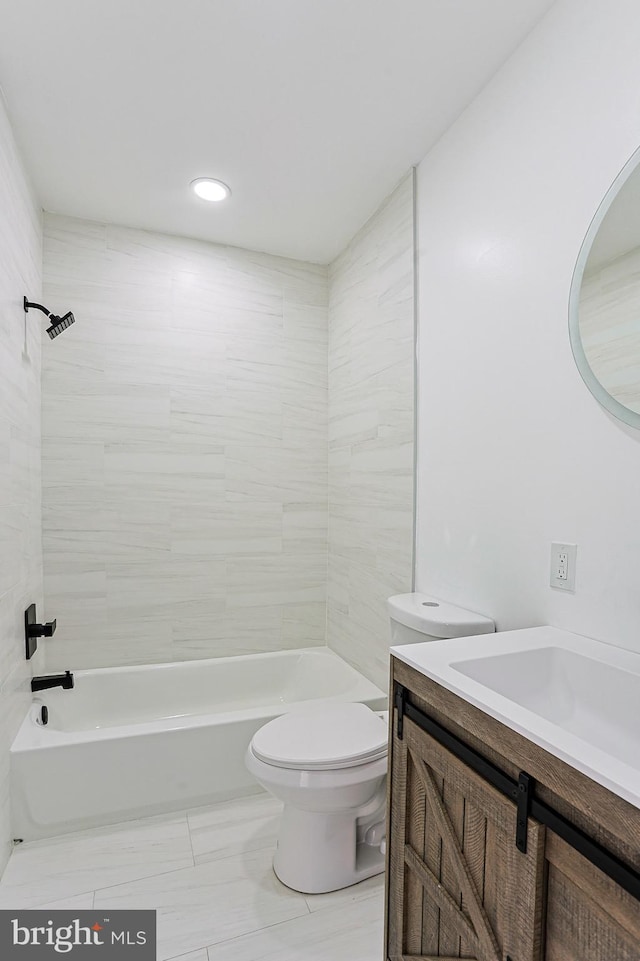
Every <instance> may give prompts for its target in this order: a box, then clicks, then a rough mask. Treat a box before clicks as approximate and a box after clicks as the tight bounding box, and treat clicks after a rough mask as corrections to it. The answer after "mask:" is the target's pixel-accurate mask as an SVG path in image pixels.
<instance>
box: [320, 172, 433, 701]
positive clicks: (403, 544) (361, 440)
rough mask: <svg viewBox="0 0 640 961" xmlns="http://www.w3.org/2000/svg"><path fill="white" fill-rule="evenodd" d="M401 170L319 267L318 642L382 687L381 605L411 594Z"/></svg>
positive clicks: (409, 288) (385, 624) (409, 299)
mask: <svg viewBox="0 0 640 961" xmlns="http://www.w3.org/2000/svg"><path fill="white" fill-rule="evenodd" d="M413 256H414V243H413V174H409V175H408V176H407V177H406V178H405V179H404V180H403V181H402V183H400V184H399V186H398V187H397V188H396V190H395V191H394V192H393V193H392V194H391V196H390V197H388V198H387V200H386V201H385V202H384V203H383V204H382V206H381V207H380V208H379V210H377V211H376V213H375V214H374V215H373V217H371V219H370V220H369V221H368V223H367V224H365V226H364V227H363V228H362V229H361V230H360V231H359V232H358V233H357V234H356V236H355V237H354V238H353V240H352V241H351V243H350V244H349V245H348V246H347V247H346V249H345V250H344V251H343V252H342V254H341V255H340V256H339V257H338V258H337V259H336V260H335V261H334V262H333V263H332V264H331V267H330V268H329V286H330V298H329V579H328V596H327V639H328V643H329V646H330V647H332V648H333V649H334V650H336V651H337V652H338V653H339V654H340V655H342V656H343V657H344V658H346V659H347V660H348V661H350V662H351V663H352V664H354V665H355V667H357V668H358V669H359V670H360V671H362V672H363V673H364V674H365V675H367V676H368V677H370V678H371V679H372V680H373V681H375V682H376V683H377V684H379V685H380V686H381V687H383V688H384V689H385V690H386V688H387V684H388V662H389V618H388V615H387V609H386V599H387V597H389V596H390V595H391V594H397V593H401V592H404V591H409V590H411V574H412V546H413V454H414V442H413V441H414V437H413V432H414V297H413V279H414V276H413V275H414V270H413V267H414V262H413Z"/></svg>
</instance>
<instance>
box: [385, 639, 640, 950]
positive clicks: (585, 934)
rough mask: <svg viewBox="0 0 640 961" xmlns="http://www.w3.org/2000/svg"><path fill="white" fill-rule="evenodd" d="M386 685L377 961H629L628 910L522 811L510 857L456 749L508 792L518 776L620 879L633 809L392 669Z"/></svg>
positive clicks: (510, 829) (511, 818) (473, 774)
mask: <svg viewBox="0 0 640 961" xmlns="http://www.w3.org/2000/svg"><path fill="white" fill-rule="evenodd" d="M392 673H393V681H392V695H396V691H397V685H398V684H400V685H402V690H403V692H404V694H403V697H404V701H403V702H402V704H400V703H396V704H395V706H394V711H393V718H392V728H391V735H390V772H389V773H390V776H389V785H388V790H389V797H388V801H389V809H388V810H389V822H388V845H387V892H386V894H387V906H386V908H387V910H386V957H387V958H388V959H389V961H418V959H420V961H430V959H436V958H438V959H450V961H452V959H454V958H456V959H459V958H474V959H477V961H640V901H638V900H636V898H635V897H633V896H632V895H631V894H629V893H627V891H626V890H624V889H623V888H622V887H621V886H620V885H619V884H617V883H616V882H615V881H613V880H611V879H610V878H609V877H608V875H607V874H605V873H603V871H602V870H600V869H599V868H598V867H595V866H594V865H593V864H592V863H591V861H589V860H587V859H586V858H585V857H583V855H582V854H580V853H579V852H578V851H577V850H575V848H574V847H573V846H572V845H571V844H569V843H567V842H566V841H565V840H563V838H562V837H561V836H559V835H558V834H556V833H555V832H554V831H553V830H552V829H551V828H550V827H549V826H548V825H545V824H542V823H540V822H539V821H537V820H536V819H535V817H532V816H531V814H530V813H529V816H528V818H526V820H525V823H526V853H523V851H522V850H519V849H518V847H517V846H516V838H517V837H519V838H520V846H521V847H523V844H522V829H521V831H520V833H518V823H517V822H518V806H517V804H516V802H514V800H512V799H511V797H508V796H505V795H504V793H502V792H501V791H500V790H498V789H496V787H494V786H493V785H492V783H490V781H488V780H486V778H485V776H483V774H484V773H485V772H483V773H482V774H481V773H478V772H477V771H476V770H474V769H473V768H472V767H470V765H469V763H466V761H470V758H469V757H466V758H465V755H464V749H465V747H466V748H470V749H471V751H472V752H473V754H474V756H475V757H477V756H478V755H479V756H480V758H481V763H482V761H486V762H488V764H489V766H491V767H492V769H493V770H498V771H499V772H503V773H504V775H505V776H506V777H507V778H510V779H511V781H512V782H516V783H517V782H518V779H519V776H520V773H521V772H522V771H526V772H527V774H528V775H530V777H531V778H532V779H533V783H534V785H535V787H534V792H535V797H536V798H539V799H540V800H541V801H542V802H544V803H545V804H546V805H548V806H550V807H551V808H552V809H553V810H555V811H557V812H558V813H559V815H560V816H561V818H562V819H563V820H565V821H568V822H570V824H571V825H573V826H574V827H577V828H578V829H579V830H580V831H582V832H584V834H585V835H587V836H588V837H590V838H593V839H594V840H596V841H597V842H598V844H599V845H600V846H602V847H604V848H605V849H606V850H607V851H609V852H610V853H611V854H613V855H614V857H615V858H616V859H619V861H620V862H621V863H623V864H624V865H626V866H627V867H629V868H631V869H632V871H638V869H640V811H639V810H638V809H637V808H635V807H633V806H632V805H630V804H628V803H627V802H626V801H624V800H622V799H621V798H619V797H617V796H616V795H613V794H611V792H609V791H607V790H606V789H605V788H603V787H601V786H600V785H598V784H596V783H595V782H593V781H591V780H590V779H589V778H587V777H586V776H584V775H582V774H581V773H580V772H578V771H576V770H575V769H573V768H572V767H570V766H568V765H566V764H564V763H563V762H562V761H559V760H558V759H557V758H555V757H553V756H552V755H550V754H548V753H547V752H545V751H543V750H542V749H541V748H539V747H538V746H537V745H535V744H533V743H532V742H530V741H528V740H527V739H526V738H524V737H521V736H520V735H518V734H516V733H515V732H514V731H512V730H511V729H510V728H508V727H506V726H504V725H502V724H500V723H499V722H497V721H495V720H494V719H493V718H491V717H489V716H488V715H486V714H484V713H483V712H482V711H480V710H478V709H477V708H475V707H473V706H472V705H470V704H468V703H467V702H466V701H464V700H462V699H461V698H458V697H456V696H455V695H453V694H451V693H450V692H449V691H448V690H446V689H445V688H443V687H441V686H440V685H438V684H436V683H434V682H433V681H431V680H429V679H428V678H426V677H425V676H424V675H422V674H420V673H419V672H418V671H416V670H414V669H412V668H411V667H409V666H408V665H406V664H404V663H403V662H401V661H399V660H397V659H395V658H394V659H393V672H392ZM395 700H396V701H398V698H397V697H395ZM411 707H414V708H416V709H417V711H418V712H419V713H420V715H421V716H422V717H423V716H426V717H427V718H428V719H430V720H431V721H434V722H435V725H436V728H438V730H435V732H431V733H430V731H429V730H425V729H424V726H423V724H424V721H423V720H422V719H421V718H418V721H420V723H416V721H415V720H413V719H412V717H411V716H410V715H411ZM399 714H402V720H401V734H399V730H398V720H399V717H398V716H399ZM442 730H444V731H445V736H444V738H443V736H442V735H441V733H440V732H441V731H442ZM447 734H451V735H453V738H454V742H455V743H454V744H453V745H452V744H450V743H449V742H447V737H446V735H447ZM443 740H444V742H445V743H443ZM460 744H462V755H463V756H462V757H460V756H459V754H460V751H459V745H460ZM450 747H452V749H451V750H450V749H449V748H450ZM473 763H476V762H473ZM521 783H522V782H521ZM522 810H523V808H522V807H520V813H521V814H522Z"/></svg>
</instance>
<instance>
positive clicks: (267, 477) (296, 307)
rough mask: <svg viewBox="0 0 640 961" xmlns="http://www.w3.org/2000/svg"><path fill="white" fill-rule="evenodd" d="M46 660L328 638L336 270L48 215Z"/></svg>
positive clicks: (86, 663)
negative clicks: (65, 319) (54, 620)
mask: <svg viewBox="0 0 640 961" xmlns="http://www.w3.org/2000/svg"><path fill="white" fill-rule="evenodd" d="M44 273H45V297H46V298H48V300H50V301H51V303H53V304H55V305H56V307H57V308H59V309H60V310H67V309H72V310H73V311H74V312H75V316H76V323H75V325H74V326H73V327H71V328H70V329H69V330H68V331H66V332H65V333H64V334H62V335H61V336H60V337H59V338H58V339H57V340H55V341H54V342H53V343H52V344H51V347H50V349H49V350H48V351H47V352H46V357H45V363H44V368H43V469H44V484H43V520H44V534H43V537H44V558H45V590H46V597H47V608H48V610H50V611H51V612H52V613H53V614H54V615H56V616H57V617H58V619H59V620H58V624H59V627H58V632H57V634H56V640H55V643H53V642H52V643H51V644H50V645H49V646H48V652H49V657H48V661H47V664H48V667H49V668H50V669H64V668H75V669H80V668H82V667H91V666H104V665H114V664H126V663H148V662H152V661H166V660H183V659H189V658H200V657H214V656H223V655H227V654H244V653H252V652H259V651H263V650H277V649H280V648H295V647H304V646H308V645H314V644H324V642H325V617H326V552H327V540H326V527H327V514H326V510H327V368H326V357H327V306H326V305H327V270H326V267H319V266H316V265H313V264H305V263H301V262H298V261H292V260H285V259H282V258H278V257H270V256H267V255H265V254H256V253H252V252H251V251H243V250H238V249H235V248H230V247H221V246H216V245H214V244H207V243H202V242H198V241H191V240H186V239H182V238H177V237H168V236H164V235H162V234H152V233H147V232H144V231H139V230H132V229H128V228H125V227H116V226H106V225H103V224H95V223H87V222H85V221H80V220H74V219H70V218H64V217H58V216H51V215H47V217H46V220H45V253H44Z"/></svg>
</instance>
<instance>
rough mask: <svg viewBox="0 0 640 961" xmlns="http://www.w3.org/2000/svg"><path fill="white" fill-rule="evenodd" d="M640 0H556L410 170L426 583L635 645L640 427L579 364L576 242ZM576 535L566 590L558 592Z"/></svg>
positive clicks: (446, 593) (631, 114)
mask: <svg viewBox="0 0 640 961" xmlns="http://www.w3.org/2000/svg"><path fill="white" fill-rule="evenodd" d="M638 49H640V12H639V10H638V5H637V3H636V2H634V0H610V2H608V3H606V4H604V3H602V2H601V0H566V2H559V3H557V4H556V5H555V6H554V7H553V8H552V9H551V11H550V13H549V14H548V15H547V17H546V18H545V19H544V20H543V21H542V23H541V24H540V25H539V27H538V28H537V29H536V30H535V31H534V33H533V34H532V35H531V36H530V37H529V38H528V39H527V40H526V41H525V43H524V44H523V45H522V47H521V48H520V49H519V50H518V51H517V52H516V54H515V55H514V56H513V57H512V59H511V60H510V61H509V62H508V63H507V64H506V65H505V66H504V68H503V69H502V70H501V71H500V72H499V73H498V74H497V75H496V76H495V78H494V79H493V81H492V82H491V83H490V84H489V86H488V87H487V88H486V89H485V90H484V91H483V93H482V94H481V95H480V96H479V97H478V98H477V100H476V101H475V102H474V103H473V104H472V105H471V106H470V107H469V108H468V109H467V110H466V112H465V113H464V114H463V115H462V116H461V118H460V119H459V121H458V122H457V123H456V124H455V125H454V126H453V127H452V128H451V129H450V130H449V132H448V133H447V135H446V136H445V137H444V138H443V139H442V141H441V142H440V143H439V144H438V145H437V147H436V148H435V149H434V150H433V151H432V152H431V153H430V154H429V155H428V156H427V157H426V158H425V159H424V161H423V162H422V164H421V165H420V168H419V183H418V198H419V250H420V260H419V264H420V266H419V288H420V347H419V365H420V403H419V481H418V499H419V506H418V526H419V542H418V564H417V586H418V588H419V589H422V590H429V591H432V592H433V593H434V594H438V595H441V596H442V597H443V598H445V599H448V600H451V601H455V602H458V603H460V604H463V605H466V606H468V607H470V608H475V609H476V610H479V611H481V612H483V613H486V614H489V615H492V616H494V617H495V619H496V620H497V623H498V626H499V628H503V629H508V628H516V627H523V626H529V625H534V624H540V623H550V624H553V625H556V626H560V627H565V628H568V629H570V630H575V631H578V632H582V633H585V634H588V635H591V636H594V637H598V638H601V639H603V640H605V641H610V642H612V643H615V644H619V645H621V646H624V647H628V648H631V649H635V650H639V651H640V497H639V493H640V432H638V431H634V430H633V429H631V428H627V427H625V426H624V425H622V424H621V423H619V422H618V421H616V420H615V419H614V418H613V417H611V416H610V415H608V414H607V413H606V412H605V411H604V410H602V409H601V408H600V407H599V405H598V404H597V402H596V401H595V400H594V399H593V397H592V396H591V394H590V393H589V392H588V391H587V389H586V387H585V386H584V384H583V382H582V380H581V378H580V375H579V373H578V371H577V369H576V367H575V365H574V363H573V359H572V355H571V350H570V346H569V337H568V332H567V301H568V296H569V288H570V283H571V275H572V271H573V268H574V264H575V261H576V258H577V255H578V251H579V248H580V245H581V243H582V240H583V237H584V235H585V232H586V230H587V227H588V225H589V222H590V220H591V218H592V216H593V214H594V213H595V210H596V208H597V207H598V205H599V203H600V201H601V199H602V197H603V196H604V194H605V192H606V190H607V188H608V187H609V185H610V184H611V182H612V181H613V179H614V178H615V177H616V175H617V173H618V171H619V170H620V169H621V167H622V166H623V165H624V163H625V162H626V160H627V159H628V158H629V156H630V155H631V154H632V153H633V151H634V150H635V149H636V148H637V146H638V143H640V112H639V103H640V100H639V95H638V91H639V90H640V59H639V58H638ZM552 540H564V541H572V542H576V543H577V544H578V545H579V546H578V565H577V582H576V593H575V595H572V594H568V593H561V592H558V591H555V590H552V589H551V588H550V587H549V583H548V576H549V549H550V542H551V541H552Z"/></svg>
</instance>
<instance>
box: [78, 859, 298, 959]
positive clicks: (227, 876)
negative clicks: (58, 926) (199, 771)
mask: <svg viewBox="0 0 640 961" xmlns="http://www.w3.org/2000/svg"><path fill="white" fill-rule="evenodd" d="M95 907H96V908H104V909H107V908H110V909H112V910H114V909H117V908H152V909H155V910H157V912H158V961H165V959H168V958H173V957H175V956H176V955H180V954H185V953H188V952H189V951H192V950H195V949H196V948H201V947H205V946H207V945H209V944H215V943H217V942H219V941H226V940H229V939H231V938H237V937H239V936H240V935H243V934H247V933H250V932H252V931H259V930H260V929H261V928H264V927H267V926H269V925H273V924H278V923H279V922H280V921H285V920H289V919H291V918H295V917H298V916H300V915H305V914H308V913H309V910H308V908H307V904H306V902H305V900H304V898H303V897H302V895H301V894H297V893H295V892H293V891H290V890H289V889H288V888H285V887H284V885H282V884H280V882H279V881H278V880H277V878H276V877H275V875H274V873H273V871H272V869H271V851H270V850H266V851H265V850H263V851H251V852H246V853H244V854H242V855H238V856H236V857H231V858H222V859H219V860H215V861H208V862H206V863H204V864H197V865H195V867H192V868H188V869H185V870H181V871H173V872H171V873H170V874H163V875H161V876H159V877H148V878H144V879H143V880H141V881H134V882H132V883H131V884H121V885H118V886H117V887H112V888H108V889H106V890H99V891H96V897H95Z"/></svg>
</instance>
